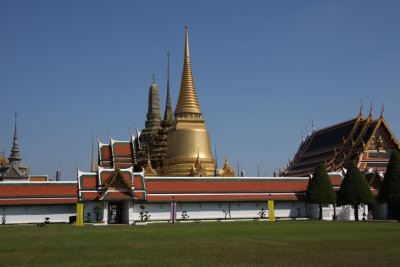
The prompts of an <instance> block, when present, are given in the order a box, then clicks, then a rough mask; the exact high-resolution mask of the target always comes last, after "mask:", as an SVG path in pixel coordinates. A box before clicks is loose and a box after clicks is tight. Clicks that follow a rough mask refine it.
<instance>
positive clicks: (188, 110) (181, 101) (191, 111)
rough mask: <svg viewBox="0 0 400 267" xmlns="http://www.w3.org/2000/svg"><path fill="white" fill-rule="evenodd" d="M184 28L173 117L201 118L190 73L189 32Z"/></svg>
mask: <svg viewBox="0 0 400 267" xmlns="http://www.w3.org/2000/svg"><path fill="white" fill-rule="evenodd" d="M185 28H186V39H185V55H184V60H183V71H182V81H181V89H180V92H179V98H178V103H177V105H176V109H175V117H181V118H182V117H189V118H201V110H200V105H199V101H198V100H197V95H196V88H195V86H194V80H193V75H192V65H191V63H190V52H189V33H188V28H189V27H188V26H186V27H185Z"/></svg>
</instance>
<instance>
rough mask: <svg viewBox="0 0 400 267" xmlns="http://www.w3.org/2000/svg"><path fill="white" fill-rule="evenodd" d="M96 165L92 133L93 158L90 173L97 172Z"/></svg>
mask: <svg viewBox="0 0 400 267" xmlns="http://www.w3.org/2000/svg"><path fill="white" fill-rule="evenodd" d="M95 171H96V169H95V165H94V140H93V133H92V158H91V161H90V172H95Z"/></svg>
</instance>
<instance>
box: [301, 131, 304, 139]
mask: <svg viewBox="0 0 400 267" xmlns="http://www.w3.org/2000/svg"><path fill="white" fill-rule="evenodd" d="M300 136H301V141H302V142H304V136H303V131H300Z"/></svg>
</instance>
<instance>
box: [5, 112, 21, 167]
mask: <svg viewBox="0 0 400 267" xmlns="http://www.w3.org/2000/svg"><path fill="white" fill-rule="evenodd" d="M13 139H14V140H13V146H12V149H11V155H10V157H9V158H8V160H9V161H10V162H11V163H13V162H19V161H21V156H20V154H19V147H18V135H17V113H15V122H14V138H13Z"/></svg>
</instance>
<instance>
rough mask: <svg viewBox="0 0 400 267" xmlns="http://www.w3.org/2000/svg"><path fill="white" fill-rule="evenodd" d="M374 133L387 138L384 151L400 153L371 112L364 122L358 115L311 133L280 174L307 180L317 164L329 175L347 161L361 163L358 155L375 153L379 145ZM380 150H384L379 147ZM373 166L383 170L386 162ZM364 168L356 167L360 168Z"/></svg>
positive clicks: (394, 139)
mask: <svg viewBox="0 0 400 267" xmlns="http://www.w3.org/2000/svg"><path fill="white" fill-rule="evenodd" d="M377 131H383V132H384V133H383V134H384V135H386V136H387V137H388V138H387V139H388V140H387V141H388V142H390V143H391V145H390V146H391V147H386V149H388V150H391V149H397V150H400V145H399V143H398V142H397V140H396V138H395V136H394V135H393V133H392V132H391V130H390V128H389V126H388V124H387V123H386V121H385V119H384V117H383V116H382V114H381V116H380V117H379V118H378V119H377V120H374V118H373V117H372V114H371V112H370V114H369V116H368V117H367V118H364V117H363V115H362V114H361V112H360V114H359V115H358V116H357V117H356V118H354V119H351V120H349V121H345V122H342V123H339V124H336V125H333V126H330V127H327V128H324V129H321V130H318V131H313V132H312V133H311V134H310V135H309V136H307V138H306V139H305V140H303V141H302V142H301V144H300V147H299V149H298V151H297V152H296V154H295V156H294V158H293V160H291V161H290V162H289V165H288V166H287V167H286V169H285V170H284V171H283V172H282V173H281V174H282V175H283V176H309V175H310V174H312V173H313V172H314V170H315V168H316V166H317V165H319V164H321V163H325V164H326V166H327V169H328V170H329V171H339V170H341V169H342V168H343V167H346V166H347V164H348V163H349V162H350V161H356V162H359V161H360V160H362V152H363V151H365V150H366V149H374V150H377V151H378V152H379V149H380V148H379V144H378V143H377V142H375V136H376V134H377ZM380 136H381V135H380ZM382 149H385V148H383V147H382V148H381V150H382ZM376 164H378V165H379V164H381V165H382V166H383V165H384V166H383V167H385V166H386V164H387V160H386V159H385V160H382V162H380V163H379V162H378V163H376ZM378 165H376V166H378ZM366 166H367V165H365V166H364V165H359V167H361V168H363V167H366Z"/></svg>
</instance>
